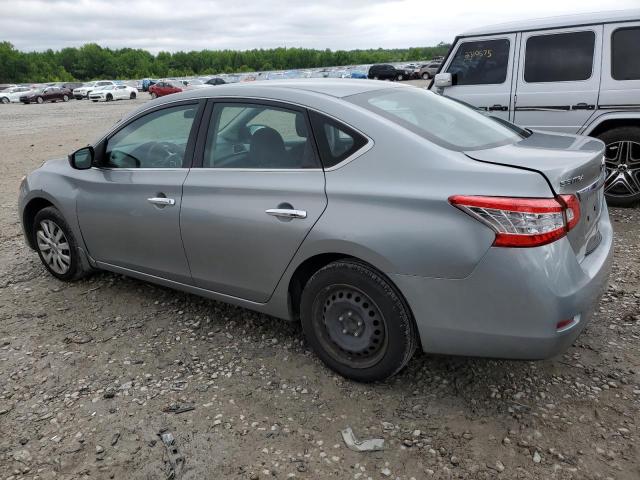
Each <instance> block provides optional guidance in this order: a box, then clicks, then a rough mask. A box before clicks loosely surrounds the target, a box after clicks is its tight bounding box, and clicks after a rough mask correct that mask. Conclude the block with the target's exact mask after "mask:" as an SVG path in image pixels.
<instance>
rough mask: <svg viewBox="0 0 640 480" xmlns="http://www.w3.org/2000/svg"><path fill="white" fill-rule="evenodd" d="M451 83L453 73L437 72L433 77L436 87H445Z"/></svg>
mask: <svg viewBox="0 0 640 480" xmlns="http://www.w3.org/2000/svg"><path fill="white" fill-rule="evenodd" d="M452 85H453V75H451V74H450V73H437V74H436V78H435V86H436V88H447V87H450V86H452Z"/></svg>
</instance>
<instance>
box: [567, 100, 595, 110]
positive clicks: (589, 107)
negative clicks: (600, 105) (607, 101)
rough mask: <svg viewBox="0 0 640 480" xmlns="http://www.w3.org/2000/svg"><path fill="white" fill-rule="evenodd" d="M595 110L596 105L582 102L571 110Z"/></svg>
mask: <svg viewBox="0 0 640 480" xmlns="http://www.w3.org/2000/svg"><path fill="white" fill-rule="evenodd" d="M595 108H596V106H595V105H589V104H588V103H585V102H580V103H578V104H576V105H572V106H571V110H595Z"/></svg>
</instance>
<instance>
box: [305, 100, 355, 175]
mask: <svg viewBox="0 0 640 480" xmlns="http://www.w3.org/2000/svg"><path fill="white" fill-rule="evenodd" d="M310 115H311V124H312V125H313V131H314V133H315V135H316V137H317V140H318V149H319V151H320V158H321V160H322V165H323V166H324V168H331V167H333V166H334V165H337V164H338V163H340V162H342V161H343V160H345V159H347V158H348V157H350V156H351V155H352V154H353V153H355V152H357V151H358V150H360V148H362V147H363V146H364V145H365V144H366V143H367V139H366V138H365V137H363V136H362V135H360V134H359V133H357V132H355V131H354V130H353V129H351V128H349V127H347V126H346V125H342V124H341V123H338V122H336V121H335V120H333V119H331V118H328V117H325V116H324V115H322V114H320V113H317V112H310Z"/></svg>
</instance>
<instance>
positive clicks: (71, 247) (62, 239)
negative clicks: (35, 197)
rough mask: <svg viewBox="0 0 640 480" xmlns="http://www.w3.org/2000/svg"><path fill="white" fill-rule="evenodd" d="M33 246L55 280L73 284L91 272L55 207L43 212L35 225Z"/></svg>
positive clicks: (45, 209)
mask: <svg viewBox="0 0 640 480" xmlns="http://www.w3.org/2000/svg"><path fill="white" fill-rule="evenodd" d="M32 231H33V235H34V240H35V241H34V243H35V245H36V248H37V250H38V255H39V256H40V260H41V261H42V263H43V265H44V266H45V268H46V269H47V270H48V271H49V273H51V275H53V276H54V277H56V278H58V279H60V280H65V281H70V280H76V279H78V278H80V277H82V276H84V275H86V274H87V273H89V272H90V271H91V268H90V267H89V266H88V265H84V264H83V262H82V260H81V258H80V253H79V250H78V244H77V242H76V239H75V237H74V235H73V232H72V231H71V229H70V228H69V225H68V224H67V222H66V221H65V219H64V218H63V217H62V215H61V214H60V212H59V211H58V209H56V208H55V207H47V208H44V209H42V210H40V211H39V212H38V213H37V214H36V217H35V219H34V222H33V230H32Z"/></svg>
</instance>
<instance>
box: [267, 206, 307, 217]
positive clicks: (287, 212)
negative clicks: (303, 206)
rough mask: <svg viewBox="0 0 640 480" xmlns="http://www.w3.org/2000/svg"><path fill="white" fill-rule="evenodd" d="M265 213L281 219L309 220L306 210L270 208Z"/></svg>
mask: <svg viewBox="0 0 640 480" xmlns="http://www.w3.org/2000/svg"><path fill="white" fill-rule="evenodd" d="M265 213H266V214H267V215H271V216H273V217H280V218H307V212H306V210H296V209H293V208H270V209H268V210H265Z"/></svg>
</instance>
